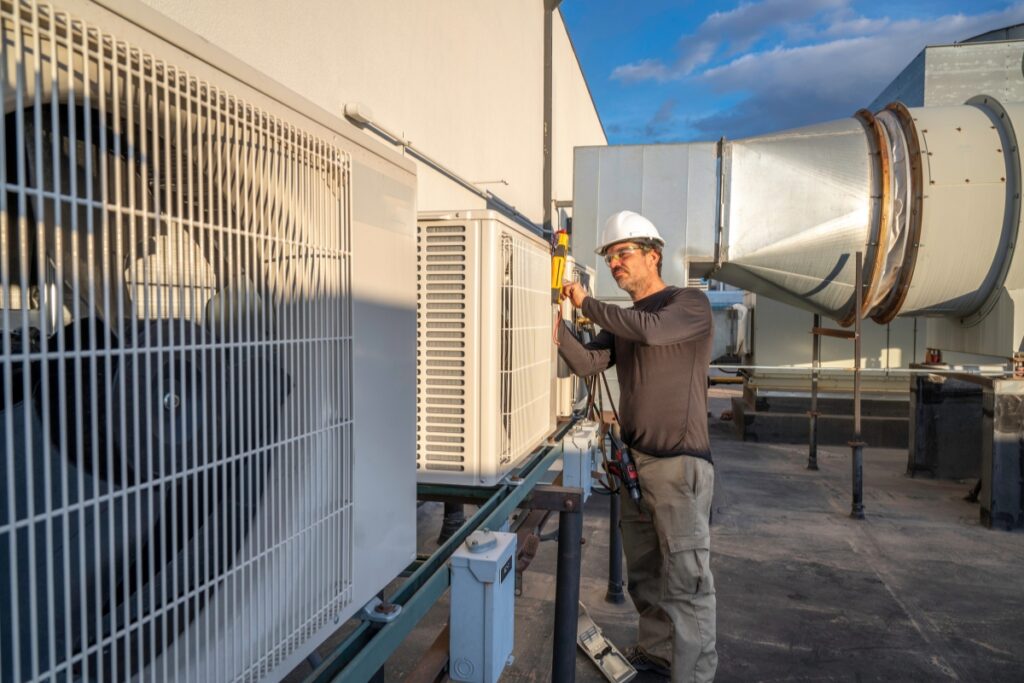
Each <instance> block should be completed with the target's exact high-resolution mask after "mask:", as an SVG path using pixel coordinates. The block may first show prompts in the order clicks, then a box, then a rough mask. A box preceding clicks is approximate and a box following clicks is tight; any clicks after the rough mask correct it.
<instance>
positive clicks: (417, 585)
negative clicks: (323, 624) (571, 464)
mask: <svg viewBox="0 0 1024 683" xmlns="http://www.w3.org/2000/svg"><path fill="white" fill-rule="evenodd" d="M577 421H578V419H572V420H570V421H569V422H566V423H565V424H564V425H561V426H560V427H559V429H558V430H556V431H555V433H554V434H553V435H552V436H551V438H550V439H549V441H548V443H547V444H546V445H544V446H542V447H541V448H538V449H537V451H535V452H534V453H533V454H532V455H531V456H530V457H529V458H527V460H526V461H525V463H524V464H523V465H522V466H520V467H519V468H518V469H517V470H516V471H515V472H514V473H513V475H512V476H510V477H509V481H508V482H507V483H503V484H500V485H498V486H496V487H493V488H480V487H460V486H444V485H430V484H420V485H419V486H417V497H418V498H419V499H420V500H443V501H451V502H466V503H472V504H474V505H479V508H478V509H477V511H476V512H475V513H474V514H473V516H472V517H470V518H469V519H468V520H467V521H466V523H465V524H464V525H463V526H462V528H461V529H459V530H458V531H457V532H456V533H454V534H452V536H451V538H449V539H448V540H447V541H446V542H445V543H444V544H443V545H442V546H441V547H439V548H438V549H437V550H436V551H435V552H434V554H433V555H431V556H430V558H429V559H427V560H425V561H423V562H421V563H420V562H418V563H417V564H418V566H417V567H416V568H415V570H414V571H413V572H412V574H411V575H410V576H409V578H408V579H406V581H405V582H404V583H403V584H402V585H401V586H400V587H399V588H398V589H397V590H396V591H395V593H394V595H392V596H391V598H390V600H388V602H391V603H394V604H396V605H399V606H401V608H402V613H401V614H400V615H399V616H398V617H397V618H396V619H395V620H394V621H391V622H389V623H387V624H384V625H380V624H372V623H370V622H365V621H364V622H363V623H361V624H360V625H359V626H358V627H356V629H355V631H353V632H352V633H351V634H350V635H349V636H348V638H346V639H345V640H344V641H343V642H342V643H341V644H340V645H338V646H337V647H336V648H335V649H334V650H333V651H332V652H331V653H330V654H328V655H326V656H325V657H324V660H323V662H322V663H321V664H320V666H319V667H317V668H316V670H314V671H313V673H312V674H310V675H309V677H308V678H307V679H306V680H307V682H308V683H326V682H327V681H340V682H342V683H350V682H351V683H357V682H358V683H362V682H363V681H368V680H371V679H373V677H374V676H376V675H378V673H379V672H380V670H381V668H382V667H383V666H384V664H385V662H386V661H387V659H388V657H390V656H391V654H392V652H394V650H395V649H396V648H397V647H398V646H399V645H400V644H401V643H402V641H403V640H405V638H406V636H408V635H409V633H410V632H411V631H412V629H413V628H415V626H416V625H417V624H418V623H419V622H420V620H421V619H422V618H423V617H424V616H425V615H426V613H427V612H428V611H429V610H430V608H431V607H432V606H433V605H434V603H435V602H437V600H438V599H439V598H440V597H441V596H442V595H444V592H445V591H446V590H448V587H449V586H450V581H451V578H450V576H449V573H448V566H447V563H448V559H449V558H450V557H451V555H452V553H454V552H455V550H456V549H457V548H458V547H459V546H461V545H462V543H463V542H464V541H465V540H466V538H467V537H468V536H469V534H471V533H472V532H473V531H476V530H478V529H488V530H491V531H495V530H498V529H500V528H501V527H502V526H503V525H504V524H505V522H506V521H507V520H508V517H509V515H511V514H512V512H513V511H514V510H516V509H517V508H519V507H523V506H527V507H529V506H534V507H541V505H542V504H543V503H544V502H552V501H553V502H554V504H555V505H557V506H558V507H557V508H555V509H557V510H558V511H559V513H560V517H561V518H564V519H563V520H562V521H564V522H566V523H567V524H568V525H569V529H568V532H571V531H572V529H571V527H572V526H573V525H575V524H578V525H581V527H580V528H582V516H583V515H582V491H581V490H580V489H572V488H561V487H540V489H539V490H537V491H535V489H538V484H539V483H540V480H541V478H542V477H543V476H544V475H545V473H547V471H548V470H549V469H550V468H551V466H552V465H553V464H554V463H555V461H556V460H558V458H559V457H560V456H561V453H560V452H559V451H558V450H556V449H555V447H554V445H555V444H557V443H558V442H559V441H560V440H561V439H562V438H563V437H564V436H565V435H566V434H567V433H568V432H569V430H571V429H572V428H573V427H574V426H575V425H576V423H577ZM513 482H514V483H513ZM553 488H555V489H559V492H552V491H551V490H550V489H553ZM565 513H569V514H568V515H566V514H565ZM568 532H567V533H568ZM560 533H561V530H560ZM578 545H579V544H578V543H577V546H578ZM560 552H561V551H560ZM576 552H577V555H576V558H571V557H570V558H568V561H569V562H570V563H571V562H574V561H575V562H576V565H575V566H576V569H575V577H576V578H575V589H573V586H572V585H569V586H568V587H567V590H568V592H570V593H571V592H573V590H575V594H576V596H577V598H576V600H577V601H578V595H579V563H578V559H579V555H578V553H579V548H578V547H577V548H576ZM559 565H560V569H559V575H560V576H561V574H562V571H561V562H560V563H559ZM566 572H567V574H570V575H571V573H572V572H571V571H570V570H569V567H568V565H567V568H566ZM566 580H567V581H568V580H569V579H566ZM562 589H563V586H562V585H559V586H558V590H559V592H561V590H562ZM574 604H575V603H574ZM568 648H571V652H572V655H573V657H574V658H575V652H576V631H575V613H574V620H573V630H572V640H571V642H570V643H569V644H568V645H566V644H564V643H560V642H557V641H556V643H555V650H556V657H557V656H558V654H559V653H560V654H561V656H562V657H563V658H564V657H565V654H564V650H566V649H568ZM574 661H575V660H574ZM554 680H563V679H558V678H556V679H554ZM564 680H566V681H570V682H571V681H572V680H573V679H571V678H566V679H564Z"/></svg>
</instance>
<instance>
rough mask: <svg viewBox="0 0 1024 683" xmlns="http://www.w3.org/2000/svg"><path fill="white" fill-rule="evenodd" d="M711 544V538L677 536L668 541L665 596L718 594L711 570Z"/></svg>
mask: <svg viewBox="0 0 1024 683" xmlns="http://www.w3.org/2000/svg"><path fill="white" fill-rule="evenodd" d="M709 541H710V539H709V538H708V537H707V536H704V537H694V536H674V537H670V538H669V539H668V549H669V553H668V557H667V558H665V563H666V565H667V566H666V567H665V570H666V571H665V593H666V595H665V596H664V597H666V598H668V599H672V598H681V597H682V598H685V597H686V596H691V595H698V594H704V593H713V592H714V590H715V587H714V584H713V582H712V578H711V571H710V567H709V559H710V551H709V550H708V548H709V547H710V543H709Z"/></svg>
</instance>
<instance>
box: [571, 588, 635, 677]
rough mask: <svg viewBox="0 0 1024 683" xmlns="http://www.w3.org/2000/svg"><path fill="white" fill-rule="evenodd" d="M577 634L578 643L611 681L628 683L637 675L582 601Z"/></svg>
mask: <svg viewBox="0 0 1024 683" xmlns="http://www.w3.org/2000/svg"><path fill="white" fill-rule="evenodd" d="M576 634H577V635H576V644H577V645H579V647H580V649H581V650H583V652H584V654H586V655H587V657H589V658H590V661H592V662H593V663H594V664H595V665H596V666H597V668H598V669H600V670H601V673H602V674H604V677H605V678H607V679H608V680H609V681H611V683H626V681H631V680H633V679H634V678H635V677H636V669H634V668H633V665H632V664H630V663H629V660H628V659H626V658H625V657H624V656H623V655H622V653H621V652H619V650H618V648H616V647H615V645H613V644H612V642H611V641H610V640H608V639H607V638H605V637H604V633H602V632H601V627H599V626H598V625H597V624H595V623H594V620H593V619H591V618H590V614H589V613H587V608H586V607H584V606H583V603H582V602H581V603H580V616H579V626H577V630H576Z"/></svg>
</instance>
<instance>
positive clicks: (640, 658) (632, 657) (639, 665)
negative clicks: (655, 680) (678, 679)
mask: <svg viewBox="0 0 1024 683" xmlns="http://www.w3.org/2000/svg"><path fill="white" fill-rule="evenodd" d="M625 655H626V659H628V660H629V663H630V664H632V665H633V668H634V669H636V670H637V671H650V672H652V673H656V674H658V675H659V676H664V677H665V678H670V677H671V676H672V671H671V670H670V669H669V668H668V664H667V663H666V662H665V661H664V660H662V659H655V658H654V657H652V656H650V655H649V654H647V653H646V652H644V651H643V650H642V649H641V648H640V646H639V645H634V646H633V647H631V648H629V649H627V650H626V652H625Z"/></svg>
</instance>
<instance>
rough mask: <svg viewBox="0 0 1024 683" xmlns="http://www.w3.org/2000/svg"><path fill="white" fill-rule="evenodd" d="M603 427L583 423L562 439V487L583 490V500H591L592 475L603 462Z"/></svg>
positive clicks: (593, 423) (591, 423)
mask: <svg viewBox="0 0 1024 683" xmlns="http://www.w3.org/2000/svg"><path fill="white" fill-rule="evenodd" d="M600 445H601V426H600V425H599V424H597V423H596V422H581V423H580V424H578V425H577V426H576V427H574V428H573V430H572V431H571V432H569V433H568V434H566V435H565V438H564V439H562V485H563V486H573V487H577V488H581V489H583V500H584V501H586V500H587V499H588V498H590V490H591V484H592V479H593V477H592V474H593V472H594V470H595V469H597V467H598V465H599V463H600V462H601V459H600V458H601V456H600V450H599V448H600Z"/></svg>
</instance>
